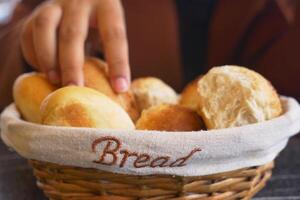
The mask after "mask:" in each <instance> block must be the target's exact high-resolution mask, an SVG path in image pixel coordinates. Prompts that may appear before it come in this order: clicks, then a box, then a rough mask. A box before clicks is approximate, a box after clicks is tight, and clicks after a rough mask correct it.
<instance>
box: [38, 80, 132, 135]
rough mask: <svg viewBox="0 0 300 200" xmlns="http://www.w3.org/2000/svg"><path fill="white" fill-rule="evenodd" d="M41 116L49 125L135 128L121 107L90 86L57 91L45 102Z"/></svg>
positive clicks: (69, 87)
mask: <svg viewBox="0 0 300 200" xmlns="http://www.w3.org/2000/svg"><path fill="white" fill-rule="evenodd" d="M41 116H42V123H43V124H46V125H55V126H72V127H91V128H109V129H122V130H134V129H135V127H134V124H133V122H132V120H131V119H130V117H129V115H128V114H127V113H126V112H125V111H124V110H123V108H122V107H121V106H120V105H119V104H117V103H115V102H114V101H113V100H111V99H110V98H108V97H107V96H106V95H104V94H102V93H100V92H98V91H96V90H94V89H91V88H87V87H78V86H68V87H63V88H60V89H58V90H56V91H54V92H53V93H51V94H50V95H48V96H47V97H46V98H45V99H44V101H43V102H42V104H41Z"/></svg>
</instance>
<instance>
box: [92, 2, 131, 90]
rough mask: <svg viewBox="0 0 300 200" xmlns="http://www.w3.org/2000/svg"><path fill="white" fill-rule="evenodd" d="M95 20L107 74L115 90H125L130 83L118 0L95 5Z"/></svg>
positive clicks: (124, 36)
mask: <svg viewBox="0 0 300 200" xmlns="http://www.w3.org/2000/svg"><path fill="white" fill-rule="evenodd" d="M97 22H98V28H99V33H100V37H101V41H102V42H103V50H104V54H105V58H106V61H107V63H108V67H109V76H110V80H111V84H112V86H113V88H114V89H115V90H116V91H117V92H125V91H127V90H128V88H129V83H130V67H129V58H128V57H129V56H128V43H127V36H126V28H125V20H124V14H123V8H122V5H121V2H120V1H119V0H102V1H100V2H99V3H98V6H97Z"/></svg>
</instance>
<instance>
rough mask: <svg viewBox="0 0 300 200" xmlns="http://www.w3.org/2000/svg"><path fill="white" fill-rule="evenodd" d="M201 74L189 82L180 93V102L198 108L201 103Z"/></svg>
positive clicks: (194, 108) (185, 105)
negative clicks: (199, 84)
mask: <svg viewBox="0 0 300 200" xmlns="http://www.w3.org/2000/svg"><path fill="white" fill-rule="evenodd" d="M200 78H201V77H200V76H199V77H198V78H196V79H195V80H193V81H192V82H190V83H189V84H187V85H186V86H185V88H184V89H183V90H182V92H181V95H180V100H179V104H180V105H182V106H184V107H187V108H190V109H192V110H195V111H196V110H197V109H198V104H199V94H198V81H199V80H200Z"/></svg>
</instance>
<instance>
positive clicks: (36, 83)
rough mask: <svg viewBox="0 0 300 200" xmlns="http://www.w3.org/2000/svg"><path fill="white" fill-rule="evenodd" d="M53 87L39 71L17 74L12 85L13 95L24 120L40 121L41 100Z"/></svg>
mask: <svg viewBox="0 0 300 200" xmlns="http://www.w3.org/2000/svg"><path fill="white" fill-rule="evenodd" d="M55 89H56V87H55V86H53V85H52V84H51V83H50V82H49V81H48V80H47V79H46V77H45V76H44V75H43V74H41V73H35V72H32V73H27V74H23V75H21V76H19V77H18V78H17V79H16V81H15V83H14V86H13V97H14V102H15V104H16V106H17V108H18V109H19V111H20V113H21V115H22V117H23V118H24V119H25V120H26V121H29V122H34V123H40V122H41V115H40V105H41V102H42V101H43V100H44V98H45V97H46V96H47V95H48V94H50V93H51V92H52V91H54V90H55Z"/></svg>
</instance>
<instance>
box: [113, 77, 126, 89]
mask: <svg viewBox="0 0 300 200" xmlns="http://www.w3.org/2000/svg"><path fill="white" fill-rule="evenodd" d="M114 88H115V90H116V91H117V92H126V91H127V90H128V81H127V79H126V78H124V77H118V78H116V79H115V80H114Z"/></svg>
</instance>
